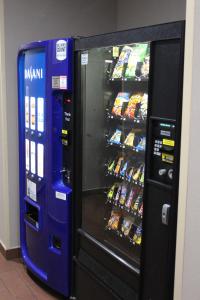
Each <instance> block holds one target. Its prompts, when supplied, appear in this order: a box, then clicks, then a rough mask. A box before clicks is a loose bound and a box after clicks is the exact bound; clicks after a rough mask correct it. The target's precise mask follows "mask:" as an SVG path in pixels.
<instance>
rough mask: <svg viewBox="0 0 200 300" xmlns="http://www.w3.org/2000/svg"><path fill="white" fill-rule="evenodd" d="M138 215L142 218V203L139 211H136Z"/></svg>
mask: <svg viewBox="0 0 200 300" xmlns="http://www.w3.org/2000/svg"><path fill="white" fill-rule="evenodd" d="M138 214H139V216H140V217H142V215H143V203H142V204H141V206H140V209H139V211H138Z"/></svg>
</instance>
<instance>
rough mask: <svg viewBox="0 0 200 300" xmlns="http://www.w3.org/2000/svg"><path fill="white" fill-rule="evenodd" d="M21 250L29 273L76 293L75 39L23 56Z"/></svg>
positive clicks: (34, 46)
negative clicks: (73, 286)
mask: <svg viewBox="0 0 200 300" xmlns="http://www.w3.org/2000/svg"><path fill="white" fill-rule="evenodd" d="M18 90H19V160H20V165H19V167H20V174H19V176H20V227H21V229H20V230H21V232H20V233H21V250H22V257H23V260H24V263H25V264H26V266H27V268H28V270H30V271H31V272H32V273H33V274H35V275H36V276H37V277H38V278H39V279H40V280H41V281H43V282H44V283H46V284H47V285H48V286H50V287H51V288H53V289H54V290H56V291H58V292H59V293H61V294H63V295H65V296H69V295H70V285H71V282H70V274H71V265H72V257H71V256H72V255H71V252H72V251H71V223H72V213H71V207H72V184H73V182H72V175H73V170H72V166H73V163H72V162H73V147H72V144H73V139H72V136H73V134H72V133H73V124H72V113H73V112H72V102H73V39H71V38H67V39H65V38H64V39H57V40H50V41H44V42H35V43H31V44H27V45H25V46H23V47H22V48H21V49H20V51H19V55H18Z"/></svg>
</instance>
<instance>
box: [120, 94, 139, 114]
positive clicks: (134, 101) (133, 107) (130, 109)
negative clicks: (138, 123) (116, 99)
mask: <svg viewBox="0 0 200 300" xmlns="http://www.w3.org/2000/svg"><path fill="white" fill-rule="evenodd" d="M142 98H143V94H141V93H140V94H134V95H132V96H131V98H130V100H129V102H128V105H127V108H126V110H125V112H124V115H123V116H124V117H127V118H129V119H134V118H135V116H136V112H137V111H138V110H139V109H140V103H141V100H142Z"/></svg>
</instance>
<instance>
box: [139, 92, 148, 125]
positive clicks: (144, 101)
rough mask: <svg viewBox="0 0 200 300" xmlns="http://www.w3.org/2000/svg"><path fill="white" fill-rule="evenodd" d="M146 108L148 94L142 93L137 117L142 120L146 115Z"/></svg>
mask: <svg viewBox="0 0 200 300" xmlns="http://www.w3.org/2000/svg"><path fill="white" fill-rule="evenodd" d="M147 109H148V95H147V94H144V95H143V97H142V98H141V101H140V108H139V111H138V117H139V118H140V119H142V120H145V119H146V117H147Z"/></svg>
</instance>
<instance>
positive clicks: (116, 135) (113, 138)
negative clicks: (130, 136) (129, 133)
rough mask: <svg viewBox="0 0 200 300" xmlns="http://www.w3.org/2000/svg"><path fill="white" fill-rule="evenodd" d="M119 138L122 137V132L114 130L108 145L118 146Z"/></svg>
mask: <svg viewBox="0 0 200 300" xmlns="http://www.w3.org/2000/svg"><path fill="white" fill-rule="evenodd" d="M121 136H122V131H121V130H119V129H116V131H115V133H114V134H113V135H112V136H111V138H110V143H113V144H120V143H121Z"/></svg>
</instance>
